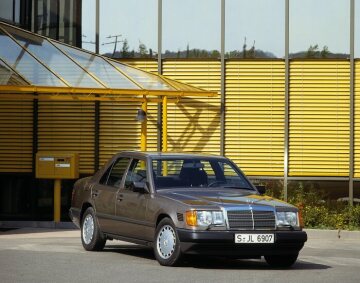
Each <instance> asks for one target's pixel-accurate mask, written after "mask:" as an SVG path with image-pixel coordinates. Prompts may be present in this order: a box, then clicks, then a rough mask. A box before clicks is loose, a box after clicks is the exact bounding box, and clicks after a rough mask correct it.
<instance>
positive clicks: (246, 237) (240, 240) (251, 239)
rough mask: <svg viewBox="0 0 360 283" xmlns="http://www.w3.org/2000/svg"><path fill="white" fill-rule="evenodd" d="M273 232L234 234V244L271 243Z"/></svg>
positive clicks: (272, 241)
mask: <svg viewBox="0 0 360 283" xmlns="http://www.w3.org/2000/svg"><path fill="white" fill-rule="evenodd" d="M274 238H275V237H274V234H235V243H236V244H272V243H274V240H275V239H274Z"/></svg>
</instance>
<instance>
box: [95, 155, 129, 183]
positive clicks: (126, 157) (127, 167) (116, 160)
mask: <svg viewBox="0 0 360 283" xmlns="http://www.w3.org/2000/svg"><path fill="white" fill-rule="evenodd" d="M120 159H129V160H128V163H127V165H126V168H125V170H124V174H123V176H122V177H121V182H120V187H115V186H111V185H108V181H109V177H110V174H111V171H112V170H113V167H114V166H115V163H116V162H118V161H119V160H120ZM132 160H133V158H131V157H128V156H119V157H118V158H117V159H115V161H114V162H113V163H112V164H111V166H109V168H111V169H110V171H109V173H108V175H107V178H106V183H105V184H104V185H105V186H107V187H111V188H115V189H117V190H118V189H119V188H121V187H122V185H123V182H124V176H126V175H127V172H128V169H129V166H130V164H131V162H132ZM109 168H108V169H107V170H109ZM107 170H106V171H107ZM101 178H102V177H101ZM101 178H100V179H101ZM99 185H103V184H100V183H99Z"/></svg>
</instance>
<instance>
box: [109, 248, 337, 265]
mask: <svg viewBox="0 0 360 283" xmlns="http://www.w3.org/2000/svg"><path fill="white" fill-rule="evenodd" d="M104 252H112V253H120V254H124V255H128V256H133V257H139V258H144V259H148V260H152V261H155V256H154V252H153V250H152V248H150V247H144V246H139V245H130V244H129V245H111V246H107V247H105V249H104ZM179 267H180V268H181V267H191V268H198V269H238V270H240V269H253V270H257V269H258V270H276V269H278V270H282V269H281V268H273V267H270V266H269V265H268V264H267V263H266V262H265V260H263V259H261V260H260V259H255V260H254V259H226V258H219V257H209V256H186V257H185V258H184V260H183V261H182V263H181V264H180V266H179ZM329 268H332V267H331V266H328V265H324V264H318V263H313V262H309V261H303V260H301V259H299V260H298V261H297V262H296V263H295V264H294V265H293V266H292V268H291V269H290V270H323V269H329Z"/></svg>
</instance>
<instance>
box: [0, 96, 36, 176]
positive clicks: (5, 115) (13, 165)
mask: <svg viewBox="0 0 360 283" xmlns="http://www.w3.org/2000/svg"><path fill="white" fill-rule="evenodd" d="M32 143H33V101H32V100H23V101H18V100H17V101H7V100H0V172H7V173H10V172H11V173H21V172H32Z"/></svg>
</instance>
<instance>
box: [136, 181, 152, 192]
mask: <svg viewBox="0 0 360 283" xmlns="http://www.w3.org/2000/svg"><path fill="white" fill-rule="evenodd" d="M132 190H133V191H134V192H137V193H149V192H150V191H149V188H148V186H147V184H146V183H145V182H133V183H132Z"/></svg>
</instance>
